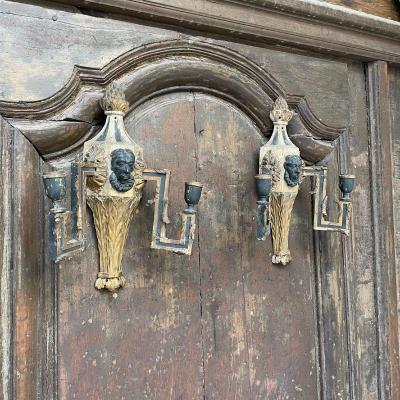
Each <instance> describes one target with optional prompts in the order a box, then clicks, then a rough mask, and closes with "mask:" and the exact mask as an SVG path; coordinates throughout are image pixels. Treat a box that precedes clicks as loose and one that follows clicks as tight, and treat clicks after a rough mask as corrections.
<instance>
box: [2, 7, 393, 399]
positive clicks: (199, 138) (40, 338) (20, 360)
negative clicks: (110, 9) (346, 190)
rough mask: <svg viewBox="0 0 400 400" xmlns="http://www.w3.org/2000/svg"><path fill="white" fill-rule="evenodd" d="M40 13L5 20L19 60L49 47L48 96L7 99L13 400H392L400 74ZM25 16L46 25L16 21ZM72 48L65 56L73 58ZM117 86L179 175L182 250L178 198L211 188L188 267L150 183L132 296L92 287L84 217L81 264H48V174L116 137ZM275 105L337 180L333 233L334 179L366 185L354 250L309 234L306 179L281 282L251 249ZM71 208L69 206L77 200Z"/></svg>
mask: <svg viewBox="0 0 400 400" xmlns="http://www.w3.org/2000/svg"><path fill="white" fill-rule="evenodd" d="M235 3H236V2H235ZM25 7H26V9H25ZM46 7H47V8H46ZM46 7H44V6H43V8H41V7H39V6H35V5H32V6H29V7H28V6H23V5H21V4H19V3H18V4H17V3H16V4H15V5H10V4H8V2H7V10H6V11H7V12H6V13H4V14H7V15H10V16H9V17H7V18H11V22H13V21H14V18H15V20H17V21H19V24H17V25H18V26H20V27H21V28H20V30H18V32H16V33H15V38H14V36H12V37H11V38H10V41H11V42H12V41H13V40H14V41H15V42H17V43H18V44H19V46H20V48H18V52H19V53H18V54H20V53H21V54H22V53H23V50H24V49H25V50H26V49H28V48H29V49H31V50H32V49H34V48H35V44H36V45H37V46H38V47H37V48H39V49H41V46H40V43H39V44H38V43H37V41H38V39H37V38H36V36H35V37H34V38H29V40H28V39H26V37H25V33H24V32H27V31H30V30H33V31H34V32H37V33H38V30H39V29H41V30H43V31H51V32H52V33H53V41H54V49H49V50H46V51H38V52H37V53H35V57H34V58H35V63H32V65H33V64H34V65H36V67H35V69H32V68H34V67H33V66H31V64H30V63H26V65H25V64H24V68H26V69H28V72H29V71H30V73H31V74H33V75H32V76H33V77H34V78H35V79H36V81H35V82H48V83H46V84H42V83H41V84H37V85H35V84H33V83H32V82H30V81H29V82H28V83H26V82H25V83H24V82H21V81H20V80H19V79H18V78H17V77H16V78H15V77H14V78H12V74H11V75H10V73H9V71H8V70H5V72H4V73H5V74H9V75H7V76H10V77H11V78H10V84H9V92H7V90H8V89H7V88H8V86H5V85H3V86H5V89H4V93H6V94H7V93H11V94H10V96H11V97H12V101H6V100H4V101H3V100H1V101H0V114H1V115H4V117H5V118H2V120H1V125H0V133H1V137H0V143H1V150H2V151H1V159H0V166H1V170H2V177H1V179H2V180H1V182H2V187H3V188H5V189H4V190H3V192H2V194H1V197H0V198H1V201H2V204H3V207H2V214H1V215H0V217H1V220H2V221H3V222H4V223H3V228H2V231H1V232H0V234H1V237H2V238H3V242H4V245H3V251H2V253H1V256H2V257H1V261H2V264H1V280H0V289H1V292H2V296H1V310H2V314H1V324H2V325H1V329H0V338H1V344H2V347H1V349H2V351H1V359H0V362H1V366H2V392H1V395H0V398H1V399H2V398H4V400H10V399H13V400H23V399H26V400H33V399H45V400H71V399H79V400H81V399H90V400H97V399H99V400H103V399H111V400H114V399H115V400H117V399H118V400H122V399H125V400H131V399H135V400H136V399H140V400H141V399H143V400H144V399H149V400H165V399H171V400H192V399H194V400H201V399H203V400H204V399H207V400H214V399H215V400H217V399H218V400H233V399H237V400H286V399H296V400H303V399H304V400H314V399H315V400H317V399H318V400H376V399H379V400H389V399H391V398H393V399H395V398H396V395H397V392H396V390H398V389H396V385H394V384H393V385H392V386H393V387H392V388H389V386H390V385H389V384H388V383H387V382H389V381H390V382H397V378H398V376H397V375H396V374H397V373H398V368H397V364H396V363H397V353H396V351H394V350H393V349H397V348H398V347H396V346H398V342H397V341H398V329H397V316H396V313H395V312H394V311H393V310H394V308H395V303H396V301H397V292H396V257H395V255H396V254H395V249H394V246H393V244H394V242H393V240H394V239H393V234H394V227H395V225H394V216H397V214H396V212H395V210H393V198H392V197H391V196H392V194H393V193H392V191H391V190H390V191H387V190H384V189H386V188H389V187H390V188H393V187H394V186H393V185H394V183H393V182H392V179H394V180H395V179H397V178H398V177H396V176H392V174H391V172H392V164H391V158H390V157H389V156H388V158H385V154H389V155H390V154H391V151H392V150H391V145H390V141H391V134H392V133H391V132H392V130H393V129H395V128H393V127H395V126H396V124H395V122H396V121H397V119H398V118H397V119H396V115H395V113H394V112H389V106H391V109H393V110H397V109H399V104H398V98H397V97H398V96H397V94H398V92H399V89H398V84H396V82H397V81H396V79H395V78H396V77H397V76H398V75H399V73H398V70H397V69H396V68H395V67H391V68H388V65H387V64H386V63H385V62H375V63H368V64H366V63H364V62H363V61H361V60H360V59H358V58H357V57H358V56H357V57H355V56H354V57H353V58H352V59H350V57H347V55H346V54H345V53H340V54H341V56H342V58H338V57H334V56H333V55H331V54H329V55H327V54H324V53H322V52H321V53H318V54H316V53H315V52H306V51H305V50H304V48H303V46H300V47H299V48H296V49H295V48H290V47H287V48H286V47H285V48H283V47H272V46H271V44H268V45H266V44H265V43H261V42H260V39H259V40H258V41H256V42H254V43H248V42H247V41H245V40H241V39H240V38H239V36H238V37H236V38H235V40H234V39H232V38H230V39H228V38H226V37H224V38H222V37H219V36H217V35H215V34H213V35H211V34H210V35H206V34H203V33H202V34H201V33H199V32H192V31H184V32H183V31H182V29H183V28H182V29H181V27H177V26H175V27H172V26H169V27H166V26H163V25H157V24H151V23H145V22H144V21H141V20H130V19H129V20H128V19H126V20H124V19H123V18H122V17H115V19H107V20H106V21H107V24H104V23H102V24H101V27H100V26H99V21H103V22H104V20H103V19H102V17H101V16H89V15H85V14H84V13H82V14H79V15H78V13H75V10H74V11H73V12H72V11H71V10H70V9H62V10H59V9H57V10H53V9H52V8H51V7H50V6H49V5H47V6H46ZM230 7H232V8H231V10H232V12H234V11H235V10H234V6H232V5H231V6H230ZM21 8H23V9H24V11H25V12H26V14H27V15H30V14H31V15H32V21H30V20H29V18H25V17H22V16H19V17H17V16H15V17H14V15H17V14H18V13H20V12H21ZM43 10H44V11H43ZM49 10H50V11H51V12H53V11H54V13H55V12H56V11H57V14H54V15H57V18H60V21H59V22H57V18H55V17H54V16H53V17H51V18H50V17H49V15H50V14H48V13H49V12H50V11H49ZM17 11H18V13H17ZM253 11H254V10H253ZM0 14H1V13H0ZM24 15H25V14H24ZM2 18H3V16H2V15H0V19H2ZM171 18H172V17H171ZM174 18H175V17H174ZM274 18H276V21H275V22H276V23H278V22H279V18H278V17H274ZM33 19H34V20H33ZM162 21H164V20H162ZM8 22H9V23H10V21H8ZM164 22H165V21H164ZM299 23H300V22H299ZM14 25H15V23H14ZM39 25H40V26H39ZM265 25H266V24H265ZM55 27H56V29H54V28H55ZM0 29H1V26H0ZM53 29H54V30H53ZM93 32H95V33H96V34H95V35H94V33H93ZM132 38H134V40H133V39H132ZM22 39H24V40H25V39H26V41H27V42H26V44H24V40H22ZM303 39H304V40H303V42H304V43H303V44H304V46H305V45H306V42H307V40H306V38H305V37H304V38H303ZM296 40H297V39H296ZM298 40H300V39H298ZM65 42H67V43H68V44H69V45H70V50H68V51H65V52H60V53H59V52H58V51H59V48H63V45H64V44H65ZM133 42H134V43H133ZM24 46H25V47H24ZM75 46H76V47H75ZM356 47H357V46H356ZM53 50H54V51H53ZM9 51H10V53H12V52H13V51H14V47H13V49H12V50H9ZM15 51H16V50H15ZM32 51H33V50H32ZM337 51H339V50H337ZM354 51H355V52H356V53H355V54H359V53H357V51H358V52H360V51H361V50H360V48H359V47H358V48H357V49H356V50H354ZM12 54H13V55H14V58H16V54H14V53H12ZM335 54H336V53H335ZM354 58H356V59H354ZM0 63H1V60H0ZM44 65H48V69H45V68H43V69H42V68H41V67H43V66H44ZM74 65H78V66H75V69H74V72H73V74H72V75H71V77H70V78H68V74H70V73H71V71H72V68H73V66H74ZM30 68H31V69H30ZM16 76H17V74H16ZM388 76H390V77H391V82H392V84H391V89H390V90H389V83H388V82H389V78H388ZM39 78H40V79H39ZM113 81H115V82H117V83H118V84H119V85H120V86H121V87H122V88H123V90H124V92H125V96H126V97H127V100H128V101H129V103H130V109H129V111H128V112H127V114H126V115H125V117H124V123H125V126H126V130H127V132H128V134H129V136H130V137H131V138H132V139H133V140H134V141H135V142H136V143H138V144H139V145H140V146H141V147H143V150H144V159H145V161H146V163H147V165H148V166H149V167H151V168H157V169H169V170H170V171H171V174H172V178H171V187H170V193H169V218H170V221H171V222H170V224H169V226H168V229H167V235H168V237H178V235H179V230H180V216H179V213H180V212H181V211H182V209H183V208H184V207H185V204H184V199H183V193H184V183H185V182H186V181H193V180H195V181H200V182H202V183H203V184H204V189H203V194H202V198H201V201H200V204H199V207H198V214H197V217H196V218H197V226H196V231H195V241H194V246H193V251H192V254H191V255H190V256H182V255H177V254H174V253H170V252H165V251H161V250H152V249H151V248H150V242H151V231H152V221H153V212H154V198H155V197H156V187H155V185H154V183H151V182H148V183H146V186H145V189H144V193H143V198H142V201H141V204H140V207H139V209H138V213H137V214H136V215H135V218H134V220H133V222H132V223H131V226H130V229H129V235H128V239H127V243H126V246H125V251H124V257H123V271H124V276H125V278H126V280H127V284H126V286H125V287H124V288H123V289H121V290H119V291H117V292H115V293H109V292H107V291H99V290H96V289H95V287H94V282H95V279H96V274H97V272H98V268H99V267H98V265H99V254H98V247H97V239H96V235H95V230H94V224H93V218H92V214H91V212H90V210H89V208H86V205H85V204H81V206H83V207H85V210H86V211H85V212H86V214H87V220H86V224H85V230H86V239H85V246H84V249H82V251H80V252H75V253H74V254H71V255H70V256H68V257H66V258H65V259H63V260H62V261H60V262H58V263H55V262H53V260H51V257H50V252H49V248H50V245H51V242H52V240H53V237H52V235H51V226H50V225H49V212H50V207H51V204H50V202H49V201H48V199H47V200H46V198H45V194H44V192H43V187H42V182H41V176H42V173H43V172H46V171H48V170H50V169H58V170H63V171H65V172H66V173H67V174H68V173H69V171H70V167H71V163H72V162H73V161H74V159H75V157H76V156H78V155H80V154H81V153H82V147H83V143H84V142H85V141H86V140H88V139H89V138H90V137H92V136H93V135H94V134H95V133H96V132H98V131H99V129H100V128H101V127H102V125H103V124H104V115H103V112H102V111H101V109H100V107H99V100H100V99H101V97H102V95H103V93H104V89H105V87H106V86H107V85H108V84H109V83H110V82H113ZM24 90H25V91H26V92H24ZM21 93H22V94H21ZM24 96H26V99H25V98H22V97H24ZM278 96H282V97H284V98H285V99H287V101H288V103H289V106H290V108H291V109H292V110H294V111H295V116H294V118H293V120H292V121H291V123H290V124H289V126H288V131H289V135H290V137H291V139H292V140H293V141H294V142H295V143H296V144H297V145H298V146H299V148H300V151H301V155H302V158H303V160H304V161H305V162H306V163H307V164H310V165H325V166H327V167H328V181H329V185H328V191H327V195H328V202H327V211H328V214H329V217H330V218H332V219H334V218H335V217H336V216H337V208H336V205H335V200H336V199H337V197H338V195H339V191H338V174H339V173H341V172H342V173H354V174H355V175H356V178H357V184H356V187H355V190H354V193H353V219H352V225H351V234H350V236H349V237H348V238H345V237H343V236H341V235H340V234H338V233H327V232H315V231H313V219H312V217H313V208H312V201H311V199H312V194H311V191H312V186H311V182H310V181H308V180H304V182H303V183H302V185H301V189H300V191H299V194H298V196H297V199H296V202H295V206H294V209H293V214H292V222H291V230H290V239H289V240H290V249H291V252H292V256H293V261H292V262H291V263H290V264H289V265H287V266H277V265H274V264H272V262H271V256H272V245H271V240H269V239H270V238H268V240H267V241H257V240H256V200H257V199H256V194H255V184H254V175H255V174H256V173H257V171H258V152H259V148H260V147H261V146H262V145H263V144H265V143H266V141H267V140H268V138H269V137H270V134H271V131H272V123H271V121H270V118H269V113H270V111H271V108H272V105H273V102H274V101H275V100H276V99H277V98H278ZM396 96H397V97H396ZM21 98H22V100H24V101H22V100H21ZM25 100H26V101H25ZM397 136H398V135H397ZM381 139H382V141H380V140H381ZM386 171H389V172H388V174H384V172H386ZM381 177H383V178H381ZM397 180H398V179H397ZM396 182H397V181H395V183H396ZM71 188H73V183H72V186H71V184H69V186H68V188H67V189H68V191H70V190H71ZM389 192H390V193H389ZM395 198H398V196H397V197H395ZM380 204H384V205H385V207H381V206H380ZM64 205H65V206H66V208H67V209H70V208H73V206H74V205H73V204H71V203H70V201H69V200H68V197H67V200H66V201H65V202H64ZM379 221H383V222H384V223H382V224H379V223H378V222H379ZM73 229H74V227H73V228H72V231H73ZM72 231H71V230H70V226H68V227H67V230H66V234H67V235H70V234H71V232H72ZM397 236H398V235H397ZM390 255H392V256H390ZM391 350H392V351H391ZM381 360H384V361H381ZM389 376H390V378H388V377H389ZM389 392H390V393H389ZM390 396H392V397H390Z"/></svg>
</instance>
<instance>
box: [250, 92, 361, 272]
mask: <svg viewBox="0 0 400 400" xmlns="http://www.w3.org/2000/svg"><path fill="white" fill-rule="evenodd" d="M270 117H271V120H272V121H273V123H274V131H273V133H272V136H271V139H270V140H269V141H268V143H267V144H265V145H264V146H262V147H261V149H260V159H259V175H256V182H257V186H256V188H257V193H258V196H259V200H258V201H257V204H258V217H257V224H258V226H257V239H259V240H265V239H266V236H267V235H268V234H269V232H270V229H269V226H271V231H272V242H273V252H274V253H273V256H272V262H273V263H274V264H282V265H286V264H288V263H289V262H290V261H291V259H292V256H291V254H290V250H289V228H290V219H291V214H292V209H293V204H294V201H295V199H296V196H297V193H298V191H299V185H300V183H301V181H302V179H303V178H304V177H305V176H313V177H316V188H315V191H314V229H315V230H326V231H339V232H342V233H345V234H346V235H348V234H349V221H350V214H351V201H350V193H351V191H352V190H353V184H354V176H352V175H340V177H339V181H340V183H339V185H340V189H341V191H342V197H341V199H340V201H339V221H338V222H330V221H327V220H326V168H325V167H306V166H305V165H304V162H303V161H302V159H301V157H300V151H299V149H298V148H297V146H295V145H294V144H293V143H292V141H291V140H290V139H289V136H288V134H287V131H286V127H287V125H288V123H289V121H290V120H291V118H292V117H293V111H290V110H289V107H288V104H287V102H286V100H285V99H283V98H282V97H280V98H278V99H277V101H276V102H275V105H274V108H273V110H272V111H271V114H270Z"/></svg>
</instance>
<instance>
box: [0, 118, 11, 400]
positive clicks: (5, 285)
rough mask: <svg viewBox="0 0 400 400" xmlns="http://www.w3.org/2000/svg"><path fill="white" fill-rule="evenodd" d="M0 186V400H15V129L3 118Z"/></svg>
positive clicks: (0, 131) (0, 137)
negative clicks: (0, 245)
mask: <svg viewBox="0 0 400 400" xmlns="http://www.w3.org/2000/svg"><path fill="white" fill-rule="evenodd" d="M0 134H1V135H0V170H1V174H0V183H1V187H2V188H3V190H2V192H1V195H0V202H1V208H0V223H1V230H0V238H1V241H2V248H1V251H0V273H1V274H0V276H1V278H0V293H1V297H0V319H1V327H2V328H1V329H0V343H1V345H0V346H1V347H0V368H1V369H0V371H1V372H0V377H1V385H0V388H1V389H0V398H2V399H4V400H12V399H13V398H14V390H13V388H14V382H13V380H14V355H13V346H14V334H13V319H14V306H13V298H14V283H13V282H14V275H13V271H12V270H13V268H12V265H13V262H14V240H13V220H14V207H13V196H12V188H13V184H14V183H13V181H14V176H13V164H14V160H13V143H14V140H13V128H12V127H11V126H10V124H8V123H7V122H6V121H5V120H4V119H3V118H1V117H0Z"/></svg>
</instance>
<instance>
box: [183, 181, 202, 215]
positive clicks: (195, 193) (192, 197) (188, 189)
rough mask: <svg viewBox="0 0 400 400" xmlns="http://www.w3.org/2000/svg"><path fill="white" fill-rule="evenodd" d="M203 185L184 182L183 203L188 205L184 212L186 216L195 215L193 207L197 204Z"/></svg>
mask: <svg viewBox="0 0 400 400" xmlns="http://www.w3.org/2000/svg"><path fill="white" fill-rule="evenodd" d="M202 189H203V185H202V184H201V183H198V182H186V183H185V202H186V204H187V205H188V206H187V208H186V209H185V212H186V213H188V214H195V212H196V211H195V209H194V207H195V206H196V205H197V204H199V201H200V197H201V191H202Z"/></svg>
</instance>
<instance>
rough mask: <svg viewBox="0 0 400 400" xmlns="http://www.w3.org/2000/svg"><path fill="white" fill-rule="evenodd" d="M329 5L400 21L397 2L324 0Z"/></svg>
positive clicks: (389, 0)
mask: <svg viewBox="0 0 400 400" xmlns="http://www.w3.org/2000/svg"><path fill="white" fill-rule="evenodd" d="M324 1H326V2H327V3H332V4H337V5H340V6H344V7H348V8H352V9H353V10H357V11H363V12H365V13H368V14H373V15H377V16H379V17H383V18H389V19H393V20H396V21H399V20H400V13H399V6H398V5H397V4H396V3H397V0H367V1H366V0H324Z"/></svg>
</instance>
